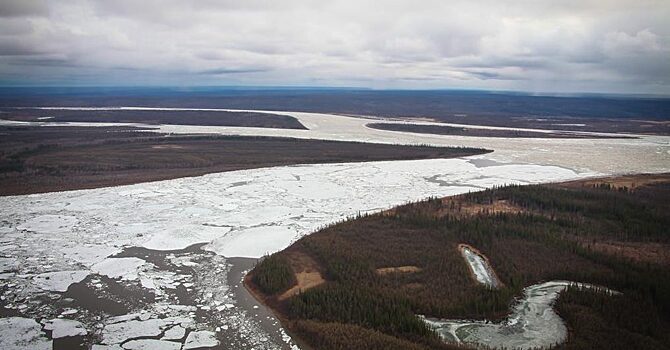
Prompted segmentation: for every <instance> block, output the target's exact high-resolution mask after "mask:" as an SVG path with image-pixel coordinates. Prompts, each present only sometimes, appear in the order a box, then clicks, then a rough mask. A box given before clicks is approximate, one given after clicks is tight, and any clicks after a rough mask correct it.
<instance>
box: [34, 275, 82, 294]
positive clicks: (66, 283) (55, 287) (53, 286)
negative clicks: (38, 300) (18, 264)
mask: <svg viewBox="0 0 670 350" xmlns="http://www.w3.org/2000/svg"><path fill="white" fill-rule="evenodd" d="M88 274H89V271H87V270H77V271H56V272H46V273H41V274H39V275H36V276H35V277H33V283H35V285H36V286H37V287H38V288H40V289H42V290H47V291H52V292H65V291H66V290H67V289H68V287H70V285H71V284H73V283H77V282H81V281H82V280H83V279H84V278H86V276H88Z"/></svg>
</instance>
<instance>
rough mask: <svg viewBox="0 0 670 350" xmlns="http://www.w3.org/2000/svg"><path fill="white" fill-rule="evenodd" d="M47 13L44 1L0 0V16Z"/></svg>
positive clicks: (42, 14) (47, 9)
mask: <svg viewBox="0 0 670 350" xmlns="http://www.w3.org/2000/svg"><path fill="white" fill-rule="evenodd" d="M48 13H49V8H48V6H47V4H46V2H45V1H40V0H0V17H24V16H44V15H47V14H48Z"/></svg>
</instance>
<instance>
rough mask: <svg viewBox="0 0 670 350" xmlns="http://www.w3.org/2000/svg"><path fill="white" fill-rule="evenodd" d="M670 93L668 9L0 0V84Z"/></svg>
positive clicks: (578, 1) (639, 5)
mask: <svg viewBox="0 0 670 350" xmlns="http://www.w3.org/2000/svg"><path fill="white" fill-rule="evenodd" d="M17 84H18V85H171V86H175V85H184V86H188V85H271V86H292V85H299V86H358V87H372V88H468V89H470V88H475V89H503V90H523V91H531V92H617V93H656V94H670V1H668V0H661V1H648V0H527V1H504V0H495V1H477V0H466V1H451V0H438V1H426V0H411V1H388V0H384V1H382V0H378V1H365V0H354V1H333V0H329V1H323V0H314V1H302V0H290V1H283V0H281V1H280V0H274V1H273V0H268V1H254V0H240V1H213V0H212V1H210V0H198V1H182V0H164V1H157V0H104V1H103V0H101V1H76V0H74V1H69V0H59V1H34V0H15V1H6V0H0V85H17Z"/></svg>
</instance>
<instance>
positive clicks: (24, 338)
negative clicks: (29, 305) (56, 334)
mask: <svg viewBox="0 0 670 350" xmlns="http://www.w3.org/2000/svg"><path fill="white" fill-rule="evenodd" d="M0 332H1V333H0V349H3V350H25V349H31V350H51V348H52V346H51V340H49V339H47V337H46V334H44V332H42V326H41V325H40V324H39V323H37V322H36V321H35V320H32V319H29V318H22V317H8V318H0Z"/></svg>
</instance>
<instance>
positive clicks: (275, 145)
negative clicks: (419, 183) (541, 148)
mask: <svg viewBox="0 0 670 350" xmlns="http://www.w3.org/2000/svg"><path fill="white" fill-rule="evenodd" d="M0 135H1V136H2V137H0V149H1V150H2V153H0V195H16V194H28V193H40V192H50V191H63V190H74V189H85V188H97V187H104V186H116V185H127V184H134V183H141V182H147V181H158V180H167V179H174V178H179V177H186V176H199V175H204V174H208V173H215V172H223V171H232V170H241V169H253V168H261V167H273V166H282V165H294V164H312V163H341V162H363V161H379V160H401V159H432V158H451V157H463V156H468V155H473V154H480V153H485V152H487V151H485V150H482V149H474V148H446V147H422V146H394V145H383V144H369V143H356V142H336V141H321V140H298V139H289V138H270V137H242V136H203V135H182V136H169V135H167V136H166V135H162V134H155V133H151V132H148V131H146V130H142V129H135V128H125V127H66V126H50V127H24V126H11V127H9V126H5V127H0Z"/></svg>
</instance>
